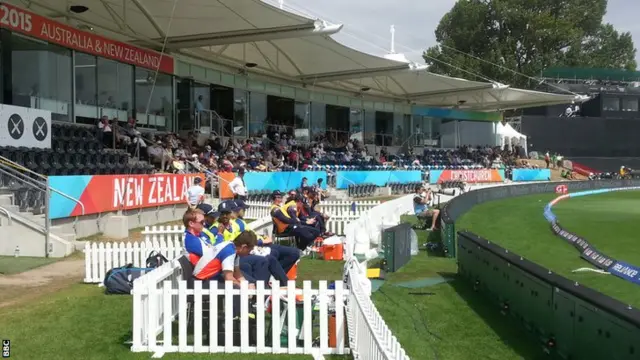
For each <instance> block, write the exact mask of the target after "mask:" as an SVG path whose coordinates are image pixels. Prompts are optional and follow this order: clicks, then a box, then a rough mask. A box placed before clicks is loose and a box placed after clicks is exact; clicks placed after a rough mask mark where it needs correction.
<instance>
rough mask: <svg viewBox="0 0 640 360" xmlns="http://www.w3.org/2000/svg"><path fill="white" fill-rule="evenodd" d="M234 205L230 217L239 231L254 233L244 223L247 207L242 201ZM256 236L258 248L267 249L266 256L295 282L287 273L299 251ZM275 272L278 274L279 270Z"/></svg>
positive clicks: (237, 201) (297, 257) (265, 237)
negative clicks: (273, 260)
mask: <svg viewBox="0 0 640 360" xmlns="http://www.w3.org/2000/svg"><path fill="white" fill-rule="evenodd" d="M235 204H236V208H235V209H234V213H232V217H233V216H235V219H234V221H235V222H236V223H237V224H238V227H239V228H240V231H251V232H254V231H253V230H251V229H249V226H248V225H247V223H246V222H245V221H244V211H245V210H246V209H248V208H249V205H247V204H246V203H245V202H244V201H242V200H236V201H235ZM254 233H255V232H254ZM256 236H257V237H258V246H260V247H263V248H264V249H268V254H267V255H266V256H267V257H273V258H274V259H275V260H276V261H277V262H278V263H279V264H280V266H281V267H282V269H283V270H284V272H285V273H286V274H287V278H289V279H290V280H295V279H292V278H291V277H290V276H289V273H290V270H291V268H293V266H294V265H295V264H296V263H297V262H298V260H300V250H298V249H294V248H291V247H289V246H282V245H277V244H273V243H272V241H271V238H270V237H268V236H262V235H258V234H256ZM257 250H258V248H256V249H255V250H254V253H256V252H257ZM256 255H260V254H256ZM276 271H278V272H279V270H276Z"/></svg>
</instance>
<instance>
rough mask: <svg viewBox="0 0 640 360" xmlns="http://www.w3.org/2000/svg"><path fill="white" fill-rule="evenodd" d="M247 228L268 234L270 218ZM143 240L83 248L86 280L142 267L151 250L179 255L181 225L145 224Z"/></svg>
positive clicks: (336, 222)
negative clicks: (122, 268)
mask: <svg viewBox="0 0 640 360" xmlns="http://www.w3.org/2000/svg"><path fill="white" fill-rule="evenodd" d="M356 219H357V217H355V216H349V217H343V218H331V219H330V220H329V221H328V222H327V224H326V225H327V231H331V232H333V233H335V234H338V235H343V234H344V233H345V229H346V227H347V225H348V224H349V222H351V221H354V220H356ZM249 228H251V229H253V230H254V231H256V232H257V233H259V234H265V235H271V232H272V223H271V218H270V217H267V218H262V219H259V220H256V221H253V222H251V223H249ZM142 235H143V236H144V240H143V241H141V242H114V243H91V242H87V243H86V244H85V248H84V254H85V257H84V263H85V277H84V282H85V283H93V284H99V283H102V282H103V281H104V277H105V275H106V273H107V271H109V270H110V269H112V268H114V267H119V266H125V265H127V264H133V266H134V267H145V261H146V259H147V257H149V254H150V253H151V252H152V251H157V252H159V253H161V254H162V255H164V256H165V257H166V258H167V259H169V260H173V259H176V258H178V257H179V256H180V255H181V254H182V252H183V246H182V239H183V236H184V227H183V226H182V225H174V226H147V227H145V229H144V230H143V231H142Z"/></svg>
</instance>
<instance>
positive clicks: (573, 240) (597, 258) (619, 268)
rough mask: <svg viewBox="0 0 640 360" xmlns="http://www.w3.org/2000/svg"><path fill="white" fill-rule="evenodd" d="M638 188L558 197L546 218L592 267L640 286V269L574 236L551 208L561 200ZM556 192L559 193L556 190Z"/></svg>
mask: <svg viewBox="0 0 640 360" xmlns="http://www.w3.org/2000/svg"><path fill="white" fill-rule="evenodd" d="M636 189H638V187H637V186H630V187H625V188H613V189H596V190H587V191H581V192H576V193H572V194H565V195H562V196H559V197H557V198H556V199H554V200H553V201H551V202H550V203H549V204H547V206H546V207H545V214H544V216H545V218H546V219H547V220H548V221H549V222H550V223H551V229H552V230H553V232H554V233H555V234H556V235H558V236H559V237H561V238H563V239H565V240H566V241H567V242H569V243H570V244H572V245H573V246H574V247H575V248H576V249H578V250H579V251H580V257H582V258H583V259H584V260H586V261H588V262H589V263H590V264H591V265H593V266H595V267H597V268H599V269H602V270H606V271H608V272H609V273H611V274H612V275H615V276H617V277H619V278H622V279H625V280H627V281H631V282H633V283H635V284H638V285H640V267H637V266H634V265H631V264H628V263H625V262H623V261H618V260H615V259H613V258H612V257H610V256H608V255H606V254H604V253H602V252H600V251H599V250H597V249H596V248H595V247H594V246H593V245H591V244H589V242H588V241H587V240H586V239H584V238H582V237H580V236H579V235H576V234H573V233H571V232H568V231H566V230H564V229H563V228H562V227H561V226H560V224H558V223H557V222H556V218H555V215H553V212H552V211H551V207H553V205H555V204H556V203H558V202H559V201H560V200H564V199H568V198H570V197H579V196H587V195H595V194H602V193H607V192H613V191H624V190H636ZM556 192H559V191H558V190H557V188H556Z"/></svg>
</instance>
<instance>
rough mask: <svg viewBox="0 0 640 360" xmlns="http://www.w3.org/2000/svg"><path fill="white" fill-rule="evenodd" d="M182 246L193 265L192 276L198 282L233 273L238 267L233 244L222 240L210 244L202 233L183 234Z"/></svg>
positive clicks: (209, 240)
mask: <svg viewBox="0 0 640 360" xmlns="http://www.w3.org/2000/svg"><path fill="white" fill-rule="evenodd" d="M184 246H185V249H186V250H187V252H188V253H189V261H190V262H191V264H193V265H194V273H193V275H194V276H195V277H196V278H198V279H200V280H207V279H211V278H214V277H216V276H218V275H219V274H220V273H221V272H223V271H234V268H235V267H237V266H239V265H240V264H239V258H238V257H237V256H236V247H235V245H234V244H233V243H231V242H225V241H224V240H222V241H215V243H213V244H212V242H211V239H210V237H209V236H208V235H206V234H205V233H204V232H203V233H200V234H199V235H194V234H192V233H191V232H185V237H184Z"/></svg>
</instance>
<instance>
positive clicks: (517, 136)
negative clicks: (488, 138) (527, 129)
mask: <svg viewBox="0 0 640 360" xmlns="http://www.w3.org/2000/svg"><path fill="white" fill-rule="evenodd" d="M496 142H497V143H498V144H499V145H500V147H504V146H505V145H509V146H515V145H520V146H522V147H523V148H524V151H525V153H526V152H527V136H526V135H523V134H521V133H519V132H518V131H517V130H516V129H514V128H513V127H512V126H511V124H509V123H507V124H504V125H503V124H502V123H501V122H499V123H498V125H497V127H496Z"/></svg>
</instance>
